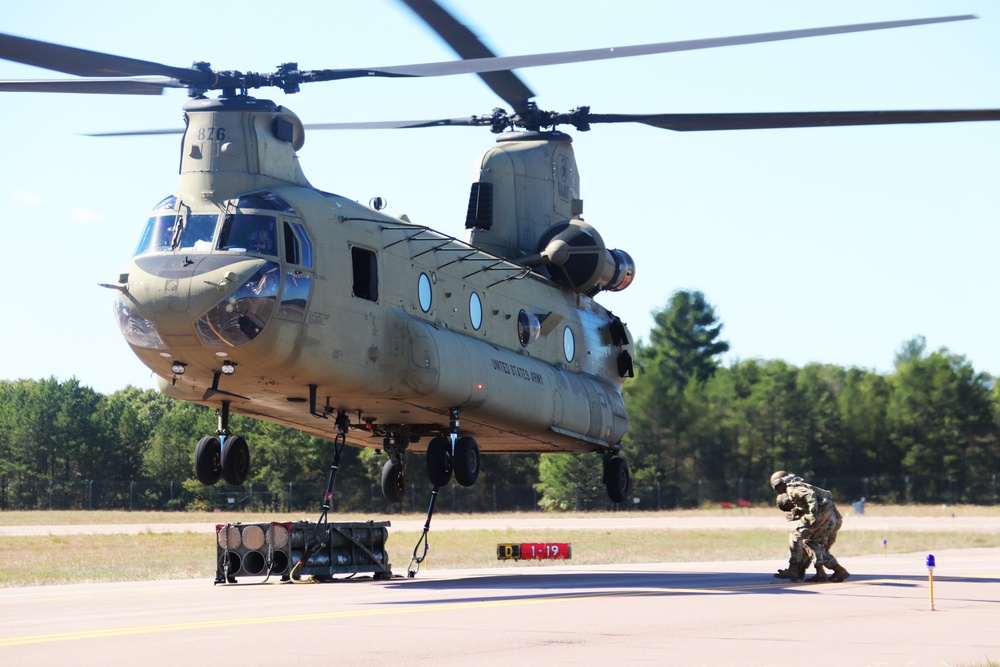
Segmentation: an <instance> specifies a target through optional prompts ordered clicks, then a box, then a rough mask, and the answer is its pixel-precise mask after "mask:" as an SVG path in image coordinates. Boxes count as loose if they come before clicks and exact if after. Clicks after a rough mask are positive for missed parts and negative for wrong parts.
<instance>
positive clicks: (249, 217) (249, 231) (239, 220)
mask: <svg viewBox="0 0 1000 667" xmlns="http://www.w3.org/2000/svg"><path fill="white" fill-rule="evenodd" d="M277 231H278V230H277V223H276V221H275V219H274V217H273V216H270V215H260V214H257V213H236V214H232V213H230V214H229V215H227V216H226V219H225V220H224V221H223V223H222V233H221V234H220V235H219V250H234V251H240V252H253V253H259V254H261V255H271V256H277V254H278V249H277V248H278V246H277Z"/></svg>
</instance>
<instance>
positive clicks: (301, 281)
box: [278, 271, 312, 322]
mask: <svg viewBox="0 0 1000 667" xmlns="http://www.w3.org/2000/svg"><path fill="white" fill-rule="evenodd" d="M311 285H312V278H310V277H309V276H306V275H302V272H301V271H289V272H288V273H286V274H285V287H284V290H283V291H282V293H281V303H280V304H279V305H278V316H279V317H281V318H282V319H286V320H294V321H296V322H305V319H306V303H307V302H308V301H309V288H310V286H311Z"/></svg>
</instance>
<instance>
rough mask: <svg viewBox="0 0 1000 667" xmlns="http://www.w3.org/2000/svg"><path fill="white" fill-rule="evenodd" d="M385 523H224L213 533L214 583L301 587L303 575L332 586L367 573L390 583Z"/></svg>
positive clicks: (387, 535)
mask: <svg viewBox="0 0 1000 667" xmlns="http://www.w3.org/2000/svg"><path fill="white" fill-rule="evenodd" d="M389 525H390V524H389V522H388V521H381V522H374V521H367V522H352V523H322V524H315V523H311V522H308V521H296V522H270V523H246V524H244V523H226V524H217V525H216V527H215V538H216V572H215V583H217V584H220V583H227V584H233V583H236V582H237V579H236V578H237V577H241V576H244V577H258V576H263V577H265V580H264V581H267V580H268V579H269V578H270V577H271V576H272V575H274V576H280V577H281V580H282V581H290V580H292V581H300V580H301V578H302V577H303V576H305V575H308V576H310V577H311V578H312V579H313V580H316V581H331V580H333V579H334V578H335V576H337V575H355V574H358V573H370V574H371V575H372V577H373V578H375V579H389V578H391V577H392V567H391V565H390V564H389V554H388V553H387V552H386V550H385V543H386V540H388V538H389V530H388V527H389Z"/></svg>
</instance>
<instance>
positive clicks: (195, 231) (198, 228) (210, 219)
mask: <svg viewBox="0 0 1000 667" xmlns="http://www.w3.org/2000/svg"><path fill="white" fill-rule="evenodd" d="M218 221H219V216H217V215H215V214H214V213H213V214H211V215H189V216H188V217H187V219H186V220H184V231H182V232H181V244H180V249H181V250H193V251H195V252H198V251H205V252H207V251H209V250H211V249H212V237H213V236H215V225H216V223H217V222H218Z"/></svg>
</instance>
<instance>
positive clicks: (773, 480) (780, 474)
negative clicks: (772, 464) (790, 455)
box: [771, 470, 788, 489]
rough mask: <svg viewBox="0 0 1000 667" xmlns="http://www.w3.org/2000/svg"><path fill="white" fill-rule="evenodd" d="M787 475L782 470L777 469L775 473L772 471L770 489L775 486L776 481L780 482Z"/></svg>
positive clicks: (776, 484)
mask: <svg viewBox="0 0 1000 667" xmlns="http://www.w3.org/2000/svg"><path fill="white" fill-rule="evenodd" d="M787 476H788V473H787V472H785V471H784V470H779V471H777V472H776V473H774V474H773V475H771V488H772V489H774V488H777V486H778V482H780V481H781V480H782V479H783V478H785V477H787Z"/></svg>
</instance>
